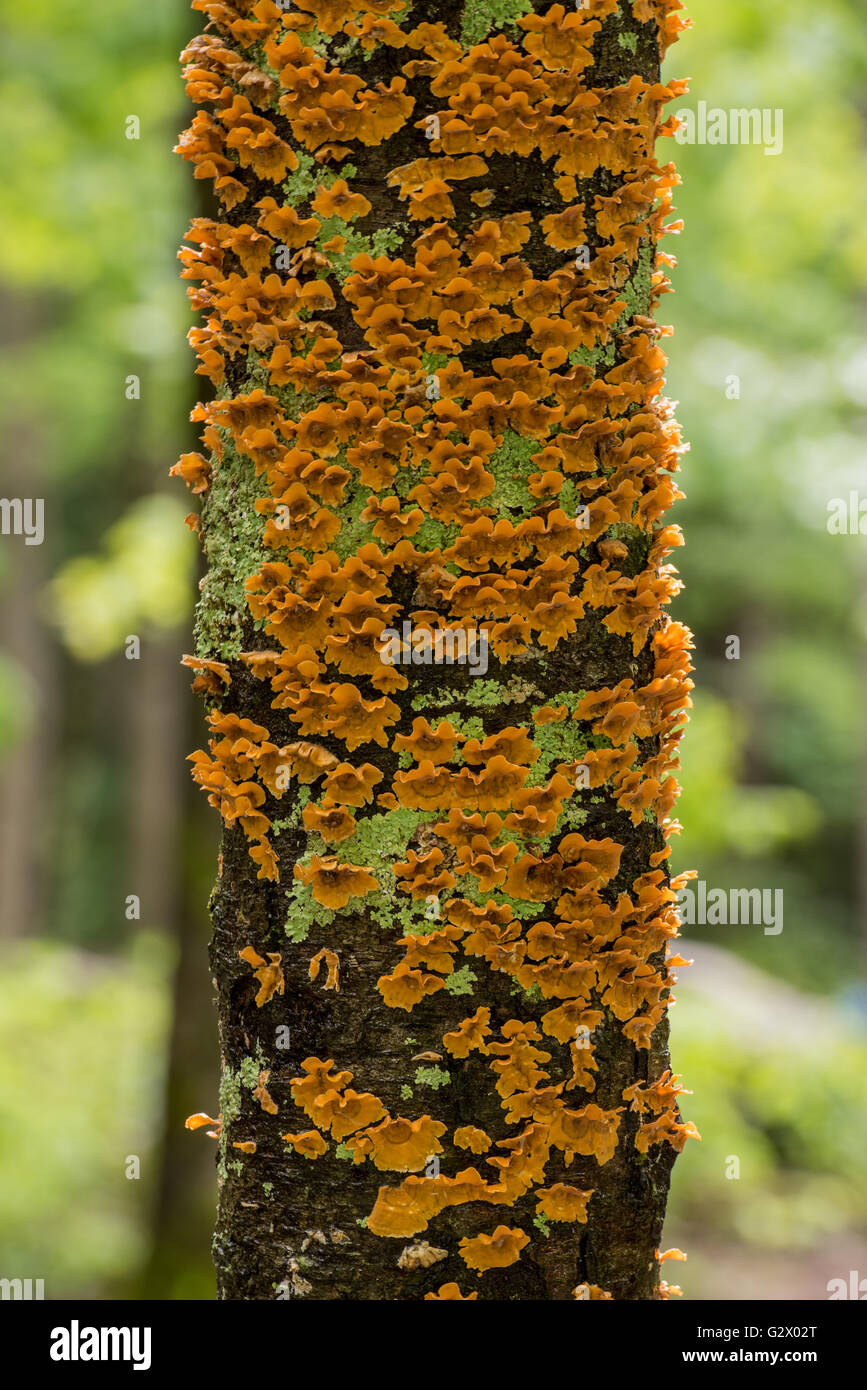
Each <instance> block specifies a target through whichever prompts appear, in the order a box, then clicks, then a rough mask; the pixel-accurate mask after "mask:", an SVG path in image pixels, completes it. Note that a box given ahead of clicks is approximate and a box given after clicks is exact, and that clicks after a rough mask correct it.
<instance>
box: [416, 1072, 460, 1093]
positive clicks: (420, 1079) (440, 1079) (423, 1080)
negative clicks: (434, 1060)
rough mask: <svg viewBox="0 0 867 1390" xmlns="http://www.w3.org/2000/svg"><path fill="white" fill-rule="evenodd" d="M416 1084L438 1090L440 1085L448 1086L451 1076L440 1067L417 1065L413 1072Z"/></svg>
mask: <svg viewBox="0 0 867 1390" xmlns="http://www.w3.org/2000/svg"><path fill="white" fill-rule="evenodd" d="M415 1080H416V1085H418V1086H430V1087H432V1088H433V1090H435V1091H438V1090H439V1089H440V1087H441V1086H450V1085H451V1082H452V1078H451V1077H450V1076H449V1074H448V1072H447V1071H444V1070H443V1068H442V1067H417V1068H416V1073H415Z"/></svg>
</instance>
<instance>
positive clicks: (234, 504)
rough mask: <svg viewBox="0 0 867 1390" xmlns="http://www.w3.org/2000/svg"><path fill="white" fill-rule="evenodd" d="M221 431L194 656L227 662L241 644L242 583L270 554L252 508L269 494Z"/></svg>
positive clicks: (206, 508)
mask: <svg viewBox="0 0 867 1390" xmlns="http://www.w3.org/2000/svg"><path fill="white" fill-rule="evenodd" d="M222 434H223V436H224V440H225V444H224V451H223V457H222V459H219V460H218V459H216V458H215V457H214V456H213V455H212V456H211V466H212V469H213V477H212V482H211V486H210V488H209V489H208V492H207V493H206V494H205V500H204V505H203V507H202V546H203V549H204V552H205V559H206V561H207V573H206V575H205V578H204V580H203V582H202V586H201V590H200V597H199V602H198V604H197V607H196V655H197V656H201V657H208V658H211V659H214V658H219V659H220V660H222V661H231V660H232V659H233V658H235V657H237V655H238V653H239V651H240V650H241V647H242V644H243V621H244V619H245V618H246V616H247V598H246V593H245V589H244V584H245V581H246V580H247V579H248V578H249V576H250V575H251V574H255V573H256V571H257V570H258V569H259V568H260V567H261V566H262V565H263V564H264V563H265V561H266V560H268V559H270V558H273V557H272V556H271V554H270V552H269V551H268V547H267V546H266V545H265V544H264V543H263V540H262V532H263V525H262V516H261V515H260V513H259V512H257V511H256V503H257V502H258V501H259V500H260V499H261V498H263V497H268V496H270V493H269V491H268V488H267V485H266V484H265V483H264V481H263V480H262V479H260V478H257V477H256V475H255V471H254V469H253V465H252V464H251V462H250V461H249V459H246V458H243V457H242V456H241V455H240V454H239V453H238V452H237V450H236V449H235V446H234V444H233V442H232V438H231V435H229V433H228V431H222Z"/></svg>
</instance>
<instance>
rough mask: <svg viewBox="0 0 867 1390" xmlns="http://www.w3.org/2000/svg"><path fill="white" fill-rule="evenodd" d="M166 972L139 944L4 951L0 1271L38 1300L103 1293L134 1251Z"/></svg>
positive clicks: (139, 1242) (143, 1208)
mask: <svg viewBox="0 0 867 1390" xmlns="http://www.w3.org/2000/svg"><path fill="white" fill-rule="evenodd" d="M171 970H172V962H171V960H170V958H169V957H168V954H167V951H166V946H165V943H164V941H163V940H162V939H161V938H159V937H156V936H151V935H147V936H141V937H139V938H137V939H136V940H135V942H134V943H133V946H132V948H131V949H129V950H127V951H126V952H125V954H124V955H123V956H120V957H118V959H117V960H115V961H108V960H105V959H102V960H99V959H97V958H95V957H93V956H90V955H86V954H84V953H82V952H80V951H77V950H74V949H72V948H71V947H68V946H61V945H58V944H56V943H50V942H32V941H31V942H27V943H24V942H22V943H19V944H16V945H13V946H7V948H6V950H5V951H4V957H3V970H2V971H0V1088H2V1093H3V1115H4V1122H3V1126H2V1131H0V1174H2V1175H3V1180H2V1182H0V1230H2V1238H0V1244H2V1263H3V1267H4V1271H8V1272H9V1273H10V1274H13V1273H18V1272H19V1271H20V1273H21V1275H22V1276H23V1275H34V1276H35V1275H39V1276H41V1277H44V1278H45V1280H46V1286H45V1296H46V1298H55V1299H56V1298H64V1297H72V1296H75V1295H76V1294H77V1292H78V1291H80V1290H81V1289H82V1288H87V1289H88V1290H89V1291H90V1292H91V1293H92V1294H96V1293H97V1292H99V1291H102V1293H103V1296H110V1294H109V1291H110V1290H111V1289H112V1288H117V1287H118V1283H119V1281H122V1280H124V1279H125V1278H127V1277H128V1276H129V1274H130V1273H131V1271H132V1270H133V1269H134V1268H135V1265H136V1262H137V1261H140V1260H142V1259H143V1258H144V1256H145V1255H146V1253H147V1240H148V1235H147V1221H148V1219H149V1207H150V1203H151V1201H152V1200H153V1199H154V1198H155V1196H156V1193H155V1191H154V1187H153V1181H154V1175H155V1171H156V1168H155V1161H156V1157H157V1155H156V1151H155V1143H154V1137H155V1132H156V1121H157V1116H158V1112H159V1108H160V1105H161V1088H162V1084H163V1056H164V1049H165V1045H166V1041H167V1038H168V1029H169V1025H170V990H169V980H170V975H171ZM181 1118H182V1117H181ZM132 1154H135V1155H137V1156H138V1157H139V1158H140V1160H141V1174H142V1176H141V1178H140V1179H139V1180H135V1179H129V1178H127V1177H126V1175H125V1169H126V1165H127V1156H128V1155H132Z"/></svg>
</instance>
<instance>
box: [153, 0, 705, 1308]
mask: <svg viewBox="0 0 867 1390" xmlns="http://www.w3.org/2000/svg"><path fill="white" fill-rule="evenodd" d="M203 8H205V9H207V10H208V12H209V14H210V16H211V23H210V24H209V26H208V29H207V31H206V33H205V35H203V36H202V37H201V38H199V39H197V40H194V41H193V43H192V44H191V46H190V48H189V49H188V50H187V53H186V55H185V57H186V60H187V62H188V68H187V78H188V91H189V92H190V95H191V97H192V99H193V100H194V101H195V102H196V103H197V104H199V105H200V106H201V107H202V110H200V112H199V114H198V115H197V117H196V119H195V121H194V123H193V125H192V126H191V128H190V130H189V131H188V132H186V134H185V135H184V136H183V137H182V141H181V146H180V147H179V148H180V149H181V152H182V153H183V154H184V157H185V158H188V159H190V160H192V161H193V162H194V163H195V165H196V174H197V177H202V178H211V179H213V180H214V182H215V188H216V192H217V195H218V197H220V198H221V199H222V201H223V209H222V211H221V214H220V218H221V219H222V220H217V219H214V220H208V219H198V220H197V221H196V223H195V224H194V227H193V231H192V232H191V235H190V238H189V240H190V241H191V242H192V245H193V249H190V248H185V250H184V253H183V256H184V260H185V264H186V274H187V276H188V278H189V279H191V280H194V281H196V282H198V284H199V288H196V289H194V290H192V291H191V297H192V302H193V304H194V306H195V307H196V308H197V309H200V310H201V311H202V313H203V326H202V327H201V328H199V329H196V330H194V332H193V335H192V340H193V342H194V345H195V347H196V350H197V352H198V355H199V358H200V363H201V365H200V368H199V371H200V373H201V374H202V375H206V376H209V377H210V378H211V380H212V382H213V383H214V386H215V388H216V395H215V399H214V400H212V401H211V402H210V403H209V404H206V405H204V406H201V407H199V408H198V409H197V411H196V412H195V413H194V418H197V419H199V420H201V421H202V422H204V424H205V432H204V434H203V440H204V443H205V446H206V451H207V457H206V456H205V455H204V454H203V455H191V456H185V458H184V459H182V460H181V463H180V464H179V465H178V467H177V470H176V471H177V472H178V473H179V474H180V475H181V476H183V477H184V478H185V480H186V481H187V482H188V483H189V484H190V485H191V486H193V487H194V488H195V489H197V490H200V491H202V492H203V494H204V503H203V510H202V518H201V535H202V540H203V544H204V549H205V555H206V560H207V565H208V570H207V575H206V578H205V580H204V584H203V589H202V596H201V601H200V605H199V613H198V624H197V637H198V646H197V658H198V660H199V662H200V663H201V665H200V667H199V674H198V677H197V681H196V685H197V687H198V688H199V689H201V690H204V691H205V692H206V693H207V695H208V701H209V710H210V714H209V725H210V727H209V735H210V737H209V751H208V753H200V754H197V755H195V760H194V775H195V776H196V779H197V780H198V781H199V782H200V783H201V785H202V786H203V787H204V788H205V790H206V791H207V792H208V793H209V796H210V799H211V801H212V804H213V805H215V806H216V807H218V809H219V810H220V811H221V814H222V815H223V818H224V820H225V822H226V826H225V830H224V838H223V852H222V857H221V868H220V875H219V879H218V882H217V886H216V889H215V892H214V895H213V899H212V916H213V925H214V934H213V938H212V943H211V969H212V973H213V982H214V986H215V988H216V990H217V992H218V998H219V1017H220V1037H221V1049H222V1055H223V1084H222V1091H221V1095H222V1125H221V1129H219V1130H216V1131H215V1133H218V1134H219V1144H220V1158H219V1174H220V1211H219V1220H218V1226H217V1232H216V1237H215V1245H214V1250H215V1260H216V1265H217V1272H218V1295H219V1297H220V1298H223V1299H251V1298H274V1297H285V1298H294V1297H298V1298H313V1299H334V1298H349V1299H386V1300H394V1299H418V1298H424V1297H442V1298H455V1297H464V1298H466V1297H478V1298H481V1299H516V1298H517V1299H571V1298H573V1297H578V1298H588V1297H589V1298H606V1297H611V1298H614V1299H654V1298H659V1297H665V1296H666V1294H667V1292H668V1290H667V1286H666V1285H665V1284H664V1283H663V1284H660V1279H659V1262H658V1246H659V1242H660V1237H661V1231H662V1223H663V1217H664V1211H665V1202H666V1196H667V1190H668V1182H669V1173H670V1169H671V1165H672V1162H673V1160H674V1157H675V1154H676V1152H677V1151H678V1150H679V1149H680V1148H682V1146H683V1143H684V1141H685V1139H686V1138H687V1137H688V1134H689V1133H690V1132H691V1126H689V1125H685V1124H683V1123H682V1121H681V1118H680V1114H679V1110H678V1105H677V1092H678V1087H677V1084H676V1080H673V1079H672V1078H671V1076H670V1072H669V1059H668V1051H667V1040H668V1029H667V1022H666V1007H667V1004H668V1002H669V997H670V996H669V987H670V984H671V981H672V976H671V974H670V962H667V961H666V951H667V947H668V943H669V942H670V940H671V939H672V938H673V937H674V936H675V935H676V934H677V919H676V915H675V911H674V891H673V890H672V888H671V887H670V885H669V880H668V875H667V868H666V864H667V856H668V845H667V839H668V836H669V834H670V833H671V831H672V829H673V828H674V826H673V824H672V822H671V821H670V820H669V814H670V812H671V809H672V807H673V804H674V799H675V795H676V783H675V782H674V778H673V775H672V774H673V770H674V769H675V768H676V766H677V762H676V746H677V741H678V738H679V733H680V727H681V722H682V711H683V710H684V708H685V706H686V705H687V704H688V703H689V700H688V690H689V686H690V682H689V681H688V679H687V672H688V669H689V667H688V656H687V647H688V645H689V640H688V633H687V632H686V631H685V630H684V629H683V628H682V627H680V625H678V624H675V623H672V622H671V621H670V619H669V618H668V617H667V615H666V614H665V611H664V606H665V604H666V603H668V601H669V600H670V598H671V597H672V596H673V594H674V593H675V592H676V589H677V583H676V580H675V578H674V572H673V570H672V569H671V567H670V566H667V565H665V563H664V561H665V556H666V554H667V553H668V552H669V551H670V550H671V549H672V548H673V547H674V546H675V545H676V544H678V543H679V536H678V534H677V531H676V528H674V527H671V526H664V525H662V524H661V522H660V518H661V516H662V514H663V513H664V511H665V510H666V508H667V507H668V505H669V504H670V503H671V502H672V501H673V500H674V499H675V498H676V497H677V496H678V492H677V489H676V486H675V484H674V483H673V481H672V478H671V474H672V473H673V472H674V471H675V470H676V468H677V464H678V456H679V437H678V434H677V430H676V426H675V424H674V422H673V420H672V418H671V411H670V407H669V405H668V403H667V402H666V401H665V400H664V399H663V398H662V396H661V391H662V387H663V377H662V370H663V367H664V357H663V354H662V352H661V350H660V349H659V347H658V338H659V336H660V331H659V329H658V328H657V327H656V326H655V324H654V321H653V317H652V316H653V310H654V307H655V304H656V302H657V300H658V297H659V295H660V294H661V293H662V292H664V290H665V289H666V288H667V281H666V277H665V273H664V268H663V267H664V264H665V260H666V258H664V257H661V255H660V253H659V252H658V251H657V248H656V244H657V241H658V238H659V236H660V234H661V232H662V229H663V220H664V217H665V216H666V214H667V213H668V211H669V210H670V200H669V189H670V187H671V185H672V183H673V182H674V175H673V172H672V170H671V166H668V167H662V166H661V165H660V164H658V163H657V162H656V158H655V155H654V141H655V138H656V136H657V135H658V134H659V133H660V131H661V130H663V129H664V127H663V125H662V116H661V110H662V106H663V104H664V102H665V101H667V100H668V99H670V97H671V96H672V95H675V94H677V93H679V92H680V91H681V90H683V88H682V86H680V85H678V84H674V85H672V86H670V87H668V88H666V87H663V86H662V85H661V84H660V79H659V63H660V56H661V52H662V51H663V49H664V47H665V46H666V44H667V43H668V42H669V41H670V40H671V39H672V38H673V37H675V36H676V31H677V28H678V27H679V26H678V21H677V20H676V19H675V18H674V16H673V14H672V13H671V11H673V9H674V8H676V0H658V3H651V0H635V2H634V3H632V4H629V3H624V4H619V5H618V3H617V0H591V2H590V3H589V4H588V5H586V6H585V7H583V8H581V9H578V10H577V11H573V10H571V9H567V10H564V8H563V7H562V6H553V7H552V6H550V5H548V4H547V3H533V4H531V3H529V2H528V3H523V2H522V0H515V3H510V0H499V3H484V0H478V3H475V4H472V3H470V4H468V5H467V6H462V5H460V4H456V3H452V0H444V3H441V4H439V5H437V6H435V7H434V6H426V5H423V4H410V5H408V6H406V7H404V8H400V5H399V2H398V0H395V3H391V0H376V3H374V0H369V3H367V4H358V5H357V6H354V5H352V4H344V3H343V0H327V2H326V0H299V6H298V9H297V10H296V11H289V12H285V13H283V14H281V12H280V11H278V10H277V9H276V8H275V7H274V6H272V5H271V4H270V3H264V4H257V5H255V6H254V7H250V6H249V5H245V4H238V5H236V6H234V7H233V6H231V5H217V4H214V5H206V6H204V7H203ZM668 133H670V129H669V132H668ZM268 200H273V201H268ZM287 209H288V211H287ZM404 624H407V625H408V626H407V627H406V629H405V628H404ZM437 629H446V630H448V631H450V632H451V634H452V635H451V636H450V637H448V639H447V640H446V639H444V638H442V637H441V638H440V639H439V642H440V645H439V647H438V648H437V646H436V643H435V639H434V638H433V636H432V633H433V632H434V631H436V630H437ZM458 630H464V631H465V633H470V634H476V636H475V641H476V642H477V645H476V646H473V645H472V644H471V643H470V639H469V637H468V636H465V638H464V639H462V640H464V642H465V645H464V646H461V645H460V640H459V639H458V638H457V637H456V636H454V634H455V633H456V632H457V631H458ZM405 631H406V633H408V634H410V637H411V642H412V648H413V650H415V653H416V660H415V661H413V660H412V659H411V652H410V648H409V646H407V647H404V648H400V646H399V642H398V639H397V638H395V637H393V636H390V634H394V633H395V632H396V633H397V634H400V635H402V634H404V632H405ZM479 633H483V634H484V642H483V640H482V638H481V637H479V636H478V634H479ZM425 647H427V655H428V657H429V658H430V659H429V661H428V663H427V664H425V663H424V662H423V661H422V660H419V659H418V658H419V657H420V656H422V657H423V656H424V655H425ZM483 653H484V654H485V655H486V657H487V662H488V664H487V667H486V668H485V660H484V659H483V656H482V654H483ZM407 658H409V659H407ZM242 953H243V954H242ZM675 960H676V958H675ZM287 1136H288V1137H287ZM458 1290H459V1291H460V1292H458Z"/></svg>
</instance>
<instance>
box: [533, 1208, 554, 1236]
mask: <svg viewBox="0 0 867 1390" xmlns="http://www.w3.org/2000/svg"><path fill="white" fill-rule="evenodd" d="M533 1225H534V1226H535V1227H536V1230H537V1231H541V1232H542V1235H543V1236H545V1237H546V1238H547V1237H548V1236H549V1235H550V1234H551V1223H550V1221H549V1220H548V1218H547V1217H546V1216H542V1215H541V1213H540V1215H539V1216H534V1217H533Z"/></svg>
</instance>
